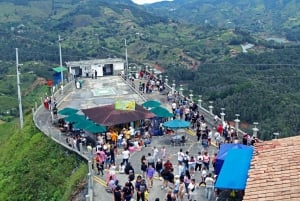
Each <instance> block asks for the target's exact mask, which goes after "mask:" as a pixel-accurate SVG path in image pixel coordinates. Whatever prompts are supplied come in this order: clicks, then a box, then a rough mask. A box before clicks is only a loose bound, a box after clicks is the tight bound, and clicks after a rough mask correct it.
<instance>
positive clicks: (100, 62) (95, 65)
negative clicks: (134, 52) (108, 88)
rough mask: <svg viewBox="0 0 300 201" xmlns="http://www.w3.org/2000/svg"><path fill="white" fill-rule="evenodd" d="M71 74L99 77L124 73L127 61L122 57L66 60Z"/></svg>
mask: <svg viewBox="0 0 300 201" xmlns="http://www.w3.org/2000/svg"><path fill="white" fill-rule="evenodd" d="M66 64H67V68H68V70H69V73H70V76H73V77H94V76H95V75H97V77H102V76H108V75H119V74H121V73H124V68H125V61H124V60H123V59H120V58H109V59H94V60H81V61H69V62H66Z"/></svg>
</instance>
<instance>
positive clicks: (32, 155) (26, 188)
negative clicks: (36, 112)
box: [0, 115, 87, 201]
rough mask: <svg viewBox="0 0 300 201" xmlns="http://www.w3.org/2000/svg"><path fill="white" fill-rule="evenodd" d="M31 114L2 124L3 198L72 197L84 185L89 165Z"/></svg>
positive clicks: (0, 172) (0, 168)
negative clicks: (43, 129) (41, 128)
mask: <svg viewBox="0 0 300 201" xmlns="http://www.w3.org/2000/svg"><path fill="white" fill-rule="evenodd" d="M31 119H32V116H30V115H29V116H28V117H27V118H26V121H25V127H24V129H23V130H22V131H20V130H19V129H18V128H17V124H16V122H10V123H6V124H2V125H0V133H1V136H0V139H1V140H0V145H1V146H0V152H1V155H0V189H1V191H0V200H3V201H5V200H45V201H48V200H53V201H54V200H57V201H61V200H70V198H71V196H72V193H73V192H75V191H76V190H77V189H78V188H81V187H82V186H83V184H84V183H82V182H84V178H85V176H86V174H87V166H86V164H85V163H84V162H83V161H82V160H81V159H80V158H78V156H76V155H75V154H73V153H70V152H69V151H67V150H65V149H64V148H62V147H61V146H60V145H58V144H56V143H55V142H53V141H52V140H51V139H49V138H47V137H46V136H45V135H44V134H43V133H41V132H40V131H38V130H37V129H36V128H35V126H34V124H33V122H32V121H31Z"/></svg>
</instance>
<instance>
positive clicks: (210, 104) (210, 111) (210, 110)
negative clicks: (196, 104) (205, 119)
mask: <svg viewBox="0 0 300 201" xmlns="http://www.w3.org/2000/svg"><path fill="white" fill-rule="evenodd" d="M213 103H214V102H213V101H209V106H208V109H209V113H210V114H213V109H214V106H213V105H212V104H213Z"/></svg>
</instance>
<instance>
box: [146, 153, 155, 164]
mask: <svg viewBox="0 0 300 201" xmlns="http://www.w3.org/2000/svg"><path fill="white" fill-rule="evenodd" d="M146 159H147V164H148V167H149V166H150V165H151V166H152V167H155V164H154V157H153V156H151V153H148V156H147V158H146Z"/></svg>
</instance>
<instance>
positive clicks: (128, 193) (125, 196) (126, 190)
mask: <svg viewBox="0 0 300 201" xmlns="http://www.w3.org/2000/svg"><path fill="white" fill-rule="evenodd" d="M122 191H123V199H124V200H125V201H130V200H131V197H132V190H131V187H130V184H129V182H126V183H125V186H124V187H123V190H122Z"/></svg>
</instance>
